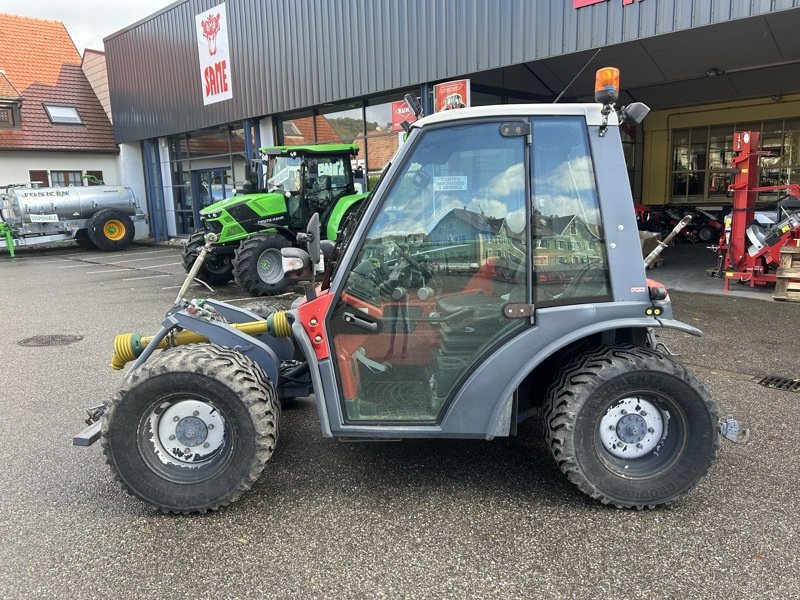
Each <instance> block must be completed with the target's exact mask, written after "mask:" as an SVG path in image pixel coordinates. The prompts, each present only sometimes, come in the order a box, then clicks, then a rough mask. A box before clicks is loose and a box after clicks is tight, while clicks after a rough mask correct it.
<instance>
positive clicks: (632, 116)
mask: <svg viewBox="0 0 800 600" xmlns="http://www.w3.org/2000/svg"><path fill="white" fill-rule="evenodd" d="M649 112H650V107H649V106H647V105H646V104H644V103H642V102H633V103H631V104H628V106H626V107H625V108H623V109H622V110H621V111H620V120H621V121H622V122H623V123H629V124H631V125H638V124H639V123H641V122H642V121H644V118H645V117H646V116H647V113H649Z"/></svg>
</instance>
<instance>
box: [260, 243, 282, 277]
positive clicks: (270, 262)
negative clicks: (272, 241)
mask: <svg viewBox="0 0 800 600" xmlns="http://www.w3.org/2000/svg"><path fill="white" fill-rule="evenodd" d="M256 268H257V270H258V277H259V278H260V279H261V281H263V282H264V283H269V284H275V283H278V282H279V281H280V280H281V279H283V265H282V264H281V253H280V251H278V250H275V249H274V248H269V249H267V250H264V252H262V253H261V254H260V255H259V257H258V262H257V265H256Z"/></svg>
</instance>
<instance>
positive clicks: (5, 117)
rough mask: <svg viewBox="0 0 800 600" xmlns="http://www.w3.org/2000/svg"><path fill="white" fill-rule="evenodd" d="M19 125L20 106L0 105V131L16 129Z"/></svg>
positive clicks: (12, 104)
mask: <svg viewBox="0 0 800 600" xmlns="http://www.w3.org/2000/svg"><path fill="white" fill-rule="evenodd" d="M19 125H20V122H19V105H18V104H16V103H11V104H0V129H14V128H15V127H19Z"/></svg>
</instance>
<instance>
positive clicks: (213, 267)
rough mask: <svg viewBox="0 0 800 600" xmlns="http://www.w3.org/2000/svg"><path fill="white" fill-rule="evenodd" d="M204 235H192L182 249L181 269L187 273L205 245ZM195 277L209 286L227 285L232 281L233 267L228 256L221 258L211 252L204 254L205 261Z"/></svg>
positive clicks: (200, 233) (201, 233) (202, 233)
mask: <svg viewBox="0 0 800 600" xmlns="http://www.w3.org/2000/svg"><path fill="white" fill-rule="evenodd" d="M205 235H206V234H205V232H203V231H197V232H195V233H193V234H192V235H190V236H189V239H188V240H187V241H186V245H185V246H184V247H183V255H182V260H183V268H184V269H185V270H186V272H187V273H188V272H189V271H191V270H192V265H194V261H196V260H197V256H198V254H199V252H200V249H201V248H202V247H203V246H205V244H206V239H205ZM197 277H198V278H199V279H202V280H203V281H205V282H206V283H208V284H210V285H223V284H225V283H228V282H229V281H230V280H231V279H233V265H232V264H231V257H230V255H228V256H223V255H221V254H219V253H217V252H215V251H214V250H212V251H211V252H209V253H208V254H206V259H205V261H204V262H203V266H202V267H200V270H199V271H198V272H197Z"/></svg>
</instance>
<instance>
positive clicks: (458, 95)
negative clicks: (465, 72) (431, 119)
mask: <svg viewBox="0 0 800 600" xmlns="http://www.w3.org/2000/svg"><path fill="white" fill-rule="evenodd" d="M469 102H470V99H469V79H457V80H455V81H446V82H444V83H439V84H436V85H435V86H433V111H434V112H441V111H443V110H454V109H456V108H465V107H467V106H469V105H470V104H469Z"/></svg>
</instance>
